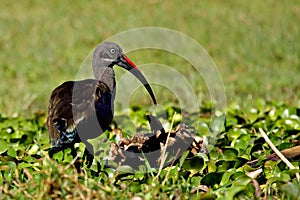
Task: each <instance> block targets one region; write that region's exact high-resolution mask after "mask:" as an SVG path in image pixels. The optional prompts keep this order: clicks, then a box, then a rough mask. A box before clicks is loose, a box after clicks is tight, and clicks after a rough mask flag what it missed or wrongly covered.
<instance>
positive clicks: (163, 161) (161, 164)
mask: <svg viewBox="0 0 300 200" xmlns="http://www.w3.org/2000/svg"><path fill="white" fill-rule="evenodd" d="M176 114H177V113H176V111H175V112H174V115H173V118H172V122H171V125H170V128H169V132H168V136H167V139H166V144H165V146H164V148H163V149H162V153H161V160H160V165H159V170H158V173H157V175H156V177H155V178H158V176H159V175H160V173H161V171H162V169H163V167H164V164H165V162H166V159H167V155H166V151H167V147H168V143H169V138H170V133H171V131H172V127H173V124H174V121H175V116H176Z"/></svg>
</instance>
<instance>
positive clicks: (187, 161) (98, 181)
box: [0, 100, 300, 199]
mask: <svg viewBox="0 0 300 200" xmlns="http://www.w3.org/2000/svg"><path fill="white" fill-rule="evenodd" d="M167 109H168V111H169V113H170V116H169V117H172V116H171V114H172V113H174V112H175V110H177V108H176V107H173V108H172V107H169V108H167ZM207 109H210V108H203V110H207ZM137 111H138V112H139V113H143V114H146V110H145V109H142V108H138V107H135V112H137ZM299 112H300V110H299V109H297V108H295V107H290V106H287V105H285V104H276V103H265V102H264V101H262V100H261V101H258V102H257V103H256V104H255V106H254V107H251V108H249V109H246V110H241V109H240V108H239V107H238V106H236V105H231V106H230V107H229V108H228V111H227V114H226V121H225V124H224V125H225V126H223V124H221V125H220V126H219V131H220V132H219V136H218V137H217V138H216V144H213V145H210V144H208V145H207V148H208V149H210V150H209V152H208V154H207V155H206V154H201V153H199V154H197V155H195V156H193V157H191V158H186V156H184V155H185V154H183V156H182V158H180V159H179V161H178V162H177V163H176V164H174V165H173V166H168V167H166V168H164V169H163V170H162V171H161V172H159V171H158V170H155V169H153V170H152V171H150V172H148V173H144V172H141V171H127V172H124V171H118V170H115V169H113V168H107V167H105V166H102V168H101V169H100V172H98V171H97V168H96V167H94V166H92V167H91V168H87V167H86V166H85V164H84V162H82V161H83V160H82V159H83V156H82V155H83V152H84V144H79V145H78V146H77V150H78V152H79V153H78V158H77V161H75V160H74V159H73V157H72V156H71V155H70V149H66V150H65V151H64V152H59V153H57V154H55V156H54V160H52V159H50V158H49V156H48V153H47V151H46V149H47V148H49V147H50V145H49V139H48V136H47V131H46V129H45V126H44V121H45V116H44V115H43V114H42V115H38V114H37V115H36V116H35V117H33V118H26V119H24V118H21V117H17V118H4V117H2V118H1V120H0V121H1V123H0V131H1V135H2V138H1V140H0V142H1V148H0V153H1V157H0V158H1V166H0V182H1V195H2V198H13V199H15V198H18V199H20V198H39V199H48V198H101V199H103V198H121V197H122V198H125V199H130V198H132V197H137V196H141V197H143V198H145V199H151V198H164V199H166V198H182V199H188V198H192V199H199V198H200V199H215V198H217V199H223V198H224V199H233V198H243V199H244V198H248V199H253V198H258V197H270V198H279V199H286V198H290V199H297V198H298V195H299V194H300V189H299V188H300V187H299V186H300V185H299V182H298V181H297V179H296V176H295V173H297V172H299V171H300V170H299V169H296V170H290V169H289V168H288V167H287V166H286V165H285V164H284V163H283V162H282V161H280V160H277V161H274V160H268V159H267V156H269V155H271V154H272V150H271V149H270V147H269V146H268V145H267V144H266V142H265V141H264V139H263V138H262V136H261V135H260V134H259V132H258V128H259V127H261V128H263V129H264V130H265V131H267V132H268V136H269V138H270V139H271V141H272V143H273V144H275V145H276V146H277V147H278V149H279V150H283V149H287V148H290V147H293V146H297V145H300V142H299V141H300V117H299ZM132 113H133V114H134V112H132ZM217 119H218V118H216V119H213V120H217ZM141 121H144V119H143V118H141ZM200 121H201V125H200V128H199V132H196V134H197V135H199V136H201V137H204V136H206V137H210V136H211V133H210V131H209V128H208V127H209V126H210V124H211V123H210V116H202V117H200ZM178 122H179V121H177V123H178ZM127 126H129V127H130V126H131V124H128V125H127ZM140 126H145V125H140ZM136 128H141V127H136ZM124 130H126V125H124ZM127 130H128V131H129V130H130V129H127ZM128 131H127V133H128V134H129V132H128ZM256 159H258V160H257V161H256V164H254V165H253V164H251V162H250V161H254V160H256ZM78 161H79V164H80V165H81V169H82V171H81V172H77V170H76V168H75V167H74V162H78ZM291 161H292V164H293V165H294V166H296V167H297V166H299V164H300V160H299V155H298V156H296V157H293V158H291ZM251 173H252V174H251ZM253 173H257V174H256V175H253ZM120 191H122V192H120Z"/></svg>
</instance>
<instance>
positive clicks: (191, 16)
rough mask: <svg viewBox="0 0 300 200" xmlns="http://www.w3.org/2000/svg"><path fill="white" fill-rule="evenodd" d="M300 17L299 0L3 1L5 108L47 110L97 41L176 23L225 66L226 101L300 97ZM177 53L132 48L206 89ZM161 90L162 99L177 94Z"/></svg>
mask: <svg viewBox="0 0 300 200" xmlns="http://www.w3.org/2000/svg"><path fill="white" fill-rule="evenodd" d="M299 24H300V1H294V0H286V1H272V0H267V1H260V0H254V1H243V0H242V1H221V0H214V1H196V0H193V1H179V0H174V1H166V2H161V1H156V0H150V1H96V0H94V1H79V0H75V1H58V0H57V1H56V0H54V1H34V0H28V1H1V7H0V27H1V28H0V49H1V53H0V72H1V79H0V85H1V86H0V95H1V96H0V113H1V114H2V115H8V116H11V115H25V116H26V115H30V114H32V113H34V112H37V111H42V112H46V110H47V103H48V98H49V95H50V92H51V90H52V89H53V88H55V87H56V86H57V85H58V84H60V83H62V82H64V81H66V80H73V79H74V78H75V77H76V73H77V70H78V68H79V67H80V64H81V62H82V61H83V59H84V58H85V57H86V56H87V55H88V54H89V53H90V51H91V50H92V49H93V48H94V47H95V46H96V45H97V44H98V43H99V42H101V41H102V40H105V39H106V38H108V37H110V36H112V35H114V34H117V33H119V32H122V31H126V30H128V29H132V28H138V27H148V26H155V27H164V28H170V29H174V30H177V31H180V32H182V33H185V34H186V35H188V36H190V37H191V38H193V39H195V40H196V41H197V42H199V43H200V44H201V45H202V46H203V47H204V48H205V49H206V50H207V51H208V53H209V54H210V56H211V57H212V59H213V60H214V61H215V63H216V64H217V66H218V68H219V70H220V73H221V75H222V77H223V81H224V84H225V89H226V95H227V104H230V103H232V102H237V103H239V104H241V105H243V104H246V105H249V104H251V102H252V101H253V100H255V99H257V98H262V99H265V100H267V101H269V100H274V101H284V102H286V103H288V104H293V105H298V104H299V100H298V99H299V96H300V86H299V83H298V80H299V77H300V75H299V74H300V41H299V40H300V25H299ZM173 57H174V56H173ZM173 57H170V55H169V54H167V53H166V52H161V51H137V52H132V53H130V58H131V59H132V60H133V61H134V62H135V63H136V64H137V65H138V64H139V63H147V62H149V63H150V62H151V63H154V62H157V63H164V64H166V65H170V66H173V65H174V66H179V67H180V71H182V72H183V73H184V75H185V76H187V77H188V78H189V79H190V80H194V79H196V80H194V81H192V82H193V87H194V88H195V90H196V91H197V90H200V91H201V89H203V87H202V86H201V87H200V86H199V84H198V80H197V79H198V78H199V77H197V76H193V72H192V71H190V70H188V68H185V65H186V63H182V65H181V66H180V65H178V63H176V62H182V61H180V60H178V59H172V58H173ZM185 69H187V70H185ZM199 79H200V78H199ZM199 82H201V80H199ZM200 85H201V84H200ZM203 92H205V89H203ZM156 93H158V94H157V96H158V98H159V99H160V102H161V103H162V104H163V103H164V102H168V101H173V99H172V98H171V97H169V96H168V95H163V94H159V92H156ZM204 96H205V95H204ZM145 98H147V100H144V101H145V103H149V104H150V103H151V102H150V98H149V97H145ZM208 100H209V99H208ZM204 101H205V98H204ZM136 103H138V102H136Z"/></svg>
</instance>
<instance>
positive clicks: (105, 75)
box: [95, 67, 116, 92]
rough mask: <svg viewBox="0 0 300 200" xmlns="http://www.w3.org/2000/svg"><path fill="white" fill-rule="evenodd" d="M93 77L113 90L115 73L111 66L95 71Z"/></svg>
mask: <svg viewBox="0 0 300 200" xmlns="http://www.w3.org/2000/svg"><path fill="white" fill-rule="evenodd" d="M95 78H96V79H97V80H99V81H101V82H103V83H105V84H106V85H107V86H108V88H109V89H110V91H111V92H113V91H114V88H115V86H116V80H115V73H114V70H113V68H111V67H103V68H101V70H99V71H97V73H95Z"/></svg>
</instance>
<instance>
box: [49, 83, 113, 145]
mask: <svg viewBox="0 0 300 200" xmlns="http://www.w3.org/2000/svg"><path fill="white" fill-rule="evenodd" d="M74 84H75V82H74V81H68V82H64V83H63V84H61V85H60V86H58V87H57V88H56V89H55V90H54V91H53V92H52V94H51V97H50V102H49V108H48V119H47V128H48V130H49V134H50V139H51V144H52V145H54V146H55V145H57V144H59V143H60V144H63V143H69V142H70V141H68V140H67V138H65V139H64V140H61V141H60V139H61V134H60V133H59V131H60V130H59V129H61V131H66V132H67V133H70V134H71V133H74V132H75V131H76V132H77V130H76V127H77V129H78V128H79V127H81V132H85V133H83V134H88V138H94V137H97V136H98V135H99V134H101V133H102V132H103V131H105V130H107V129H108V127H109V124H110V123H111V121H112V119H113V100H114V99H113V98H114V94H113V92H112V91H110V89H109V88H108V87H107V85H106V84H105V83H103V82H101V81H98V80H95V79H87V80H82V81H77V82H76V91H77V90H78V91H81V92H80V93H79V92H76V91H75V93H78V95H73V91H74ZM98 122H99V126H95V125H98ZM100 128H101V129H100ZM74 134H78V132H77V133H74ZM76 137H77V138H76V141H73V142H79V141H80V140H79V138H78V136H76ZM81 138H83V137H81Z"/></svg>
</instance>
